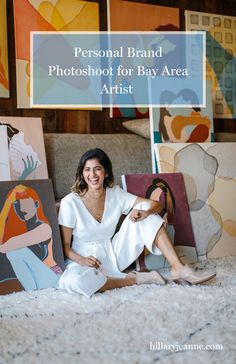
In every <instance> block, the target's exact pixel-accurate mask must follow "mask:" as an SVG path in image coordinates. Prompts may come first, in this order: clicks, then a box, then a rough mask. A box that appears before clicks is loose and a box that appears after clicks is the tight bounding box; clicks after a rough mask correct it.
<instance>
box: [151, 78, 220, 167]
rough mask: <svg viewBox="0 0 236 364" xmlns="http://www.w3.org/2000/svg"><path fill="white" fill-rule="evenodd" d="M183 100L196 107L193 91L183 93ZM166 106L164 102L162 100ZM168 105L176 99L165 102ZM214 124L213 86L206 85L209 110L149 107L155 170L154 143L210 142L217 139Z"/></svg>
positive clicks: (208, 83)
mask: <svg viewBox="0 0 236 364" xmlns="http://www.w3.org/2000/svg"><path fill="white" fill-rule="evenodd" d="M182 93H183V95H181V94H178V95H176V98H179V97H183V98H184V99H185V100H186V101H188V103H189V104H191V103H192V104H194V97H195V95H193V92H190V90H188V91H187V92H185V91H184V90H183V92H182ZM163 101H164V103H165V100H163ZM166 102H167V103H168V104H169V103H170V104H171V103H173V104H174V103H175V97H174V96H173V100H171V101H170V99H168V100H166ZM213 127H214V124H213V112H212V99H211V83H210V81H207V82H206V107H205V108H184V107H183V108H173V107H171V105H170V106H168V107H162V108H157V107H150V130H151V147H152V156H153V158H152V159H153V163H152V164H153V171H154V172H157V163H156V158H155V153H154V149H153V146H154V144H155V143H168V142H170V143H191V142H199V143H202V142H211V141H213V140H214V129H213Z"/></svg>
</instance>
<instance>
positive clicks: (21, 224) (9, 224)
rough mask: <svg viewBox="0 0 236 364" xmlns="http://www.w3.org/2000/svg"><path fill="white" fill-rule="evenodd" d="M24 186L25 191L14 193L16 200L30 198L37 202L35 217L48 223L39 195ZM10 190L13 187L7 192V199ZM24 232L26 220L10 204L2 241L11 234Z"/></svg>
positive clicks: (15, 234)
mask: <svg viewBox="0 0 236 364" xmlns="http://www.w3.org/2000/svg"><path fill="white" fill-rule="evenodd" d="M26 187H27V189H26V190H25V191H23V192H18V193H17V194H16V200H22V199H26V198H32V199H33V200H34V202H35V203H36V202H38V206H37V217H38V219H39V220H40V221H42V222H45V223H48V219H47V217H46V216H45V215H44V212H43V206H42V203H41V201H40V198H39V195H38V194H37V192H36V191H35V190H34V189H33V188H31V187H28V186H26ZM12 191H13V189H11V190H10V191H9V192H8V194H7V198H6V199H8V197H9V195H10V194H11V192H12ZM25 232H27V228H26V222H25V221H22V220H21V219H20V218H19V217H18V216H17V214H16V212H15V209H14V206H13V204H12V205H11V208H10V210H9V213H8V216H7V220H6V223H5V229H4V235H3V242H5V241H7V240H8V239H10V238H11V237H13V236H18V235H21V234H24V233H25Z"/></svg>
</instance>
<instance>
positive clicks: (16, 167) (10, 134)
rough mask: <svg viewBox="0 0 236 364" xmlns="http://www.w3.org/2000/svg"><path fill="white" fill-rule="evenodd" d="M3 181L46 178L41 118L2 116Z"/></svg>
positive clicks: (0, 161) (0, 170)
mask: <svg viewBox="0 0 236 364" xmlns="http://www.w3.org/2000/svg"><path fill="white" fill-rule="evenodd" d="M0 140H1V143H0V145H1V147H0V150H1V154H0V180H1V181H7V180H26V179H44V178H45V179H47V178H48V171H47V162H46V155H45V147H44V140H43V129H42V121H41V119H40V118H24V117H8V116H7V117H5V116H0Z"/></svg>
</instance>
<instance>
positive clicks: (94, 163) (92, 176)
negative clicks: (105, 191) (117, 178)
mask: <svg viewBox="0 0 236 364" xmlns="http://www.w3.org/2000/svg"><path fill="white" fill-rule="evenodd" d="M105 175H106V172H105V169H104V167H103V166H102V165H101V163H99V161H98V160H97V159H96V158H93V159H88V160H87V161H86V163H85V165H84V169H83V177H84V180H85V182H86V183H87V185H88V189H95V190H99V189H101V188H103V182H104V179H105Z"/></svg>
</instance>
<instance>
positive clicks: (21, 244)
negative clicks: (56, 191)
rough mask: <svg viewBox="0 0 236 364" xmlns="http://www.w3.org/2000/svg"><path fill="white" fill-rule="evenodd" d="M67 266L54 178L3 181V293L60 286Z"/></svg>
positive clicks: (0, 206) (0, 262) (0, 200)
mask: <svg viewBox="0 0 236 364" xmlns="http://www.w3.org/2000/svg"><path fill="white" fill-rule="evenodd" d="M63 270H64V257H63V252H62V244H61V239H60V233H59V227H58V222H57V215H56V208H55V202H54V195H53V189H52V184H51V181H49V180H35V181H22V182H21V183H20V182H18V181H14V182H13V181H11V182H0V294H7V293H11V292H14V291H21V290H26V291H31V290H36V289H41V288H48V287H56V286H57V282H58V279H59V276H60V275H61V274H62V272H63Z"/></svg>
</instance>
